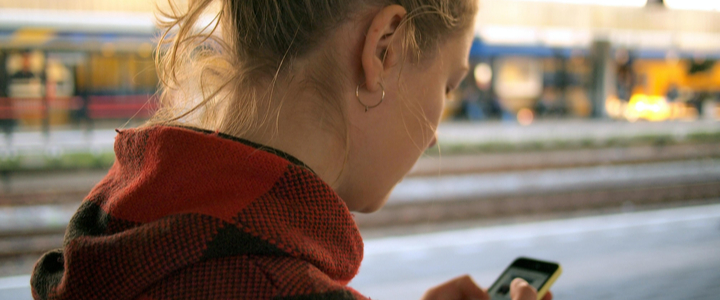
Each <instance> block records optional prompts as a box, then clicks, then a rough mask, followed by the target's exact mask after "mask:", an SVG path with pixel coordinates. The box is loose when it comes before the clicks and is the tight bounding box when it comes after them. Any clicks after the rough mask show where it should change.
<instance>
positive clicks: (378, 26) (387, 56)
mask: <svg viewBox="0 0 720 300" xmlns="http://www.w3.org/2000/svg"><path fill="white" fill-rule="evenodd" d="M405 15H407V11H406V10H405V8H404V7H402V6H400V5H390V6H387V7H384V8H383V9H382V10H380V12H378V13H377V14H376V15H375V17H374V18H373V21H372V23H371V24H370V28H369V29H368V31H367V33H366V36H365V45H364V47H363V51H362V58H361V59H362V66H363V71H364V73H365V85H366V88H367V90H368V91H370V92H375V91H377V90H378V89H379V88H380V85H379V84H378V83H380V82H381V81H382V77H383V73H384V72H385V70H386V69H388V68H390V67H392V66H393V65H395V63H396V62H397V61H398V59H399V58H398V55H399V52H398V50H397V49H395V47H393V46H394V45H395V44H397V41H399V40H400V33H399V31H398V28H399V26H400V23H401V22H402V19H403V18H404V17H405Z"/></svg>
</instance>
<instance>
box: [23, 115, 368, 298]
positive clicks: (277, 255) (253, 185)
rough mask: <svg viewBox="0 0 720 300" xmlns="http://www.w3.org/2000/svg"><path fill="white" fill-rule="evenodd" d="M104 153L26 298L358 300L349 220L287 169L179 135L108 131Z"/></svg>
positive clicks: (340, 205) (316, 187) (226, 145)
mask: <svg viewBox="0 0 720 300" xmlns="http://www.w3.org/2000/svg"><path fill="white" fill-rule="evenodd" d="M115 154H116V161H115V164H114V165H113V166H112V168H111V169H110V172H109V173H108V175H107V176H106V177H105V178H104V179H103V180H102V181H101V182H100V183H99V184H98V185H97V186H96V187H95V188H94V189H93V190H92V191H91V192H90V194H89V195H88V196H87V198H85V200H84V202H83V204H82V205H81V207H80V209H79V210H78V212H77V213H76V214H75V216H74V217H73V218H72V220H71V221H70V224H69V226H68V229H67V233H66V235H65V242H64V246H63V248H62V249H58V250H55V251H52V252H49V253H46V254H45V255H44V256H43V257H42V258H41V259H40V260H39V261H38V263H37V265H36V266H35V270H34V272H33V276H32V279H31V285H32V292H33V297H34V298H35V299H145V300H150V299H157V300H160V299H364V298H363V297H362V296H361V295H359V294H358V293H357V292H355V291H354V290H352V289H351V288H349V287H347V283H348V282H349V281H350V280H351V279H352V278H353V277H354V276H355V274H356V273H357V271H358V268H359V267H360V261H361V260H362V256H363V243H362V239H361V237H360V234H359V231H358V229H357V226H356V225H355V222H354V221H353V219H352V215H351V214H350V212H349V211H348V209H347V207H346V206H345V204H344V202H343V201H342V199H340V198H339V197H338V195H337V194H336V193H335V192H334V191H333V190H332V189H331V188H330V187H329V186H328V185H327V184H326V183H324V182H323V181H322V180H321V179H320V178H319V177H317V176H316V175H315V174H314V173H313V172H312V171H311V170H310V169H309V168H307V167H305V166H304V165H303V164H302V163H301V162H299V161H298V160H296V159H294V158H292V157H291V156H289V155H287V154H284V153H282V152H280V151H277V150H273V149H268V148H265V147H262V146H260V145H256V144H253V143H251V142H248V141H244V140H239V139H234V138H232V137H229V136H226V135H223V134H217V133H212V132H205V131H200V130H191V129H186V128H180V127H152V128H149V129H142V130H141V129H130V130H123V131H119V134H118V136H117V137H116V141H115Z"/></svg>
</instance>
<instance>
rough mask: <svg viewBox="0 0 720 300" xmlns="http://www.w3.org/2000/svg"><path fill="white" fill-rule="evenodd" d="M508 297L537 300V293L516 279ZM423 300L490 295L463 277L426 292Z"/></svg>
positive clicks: (473, 299)
mask: <svg viewBox="0 0 720 300" xmlns="http://www.w3.org/2000/svg"><path fill="white" fill-rule="evenodd" d="M510 297H511V298H512V299H513V300H537V291H536V290H535V288H534V287H532V286H530V285H529V284H528V283H527V282H526V281H525V280H522V279H520V278H516V279H515V280H513V282H512V283H511V284H510ZM423 300H490V295H488V293H487V291H485V290H483V289H481V288H480V287H479V286H478V285H477V284H475V282H474V281H473V280H472V278H470V276H468V275H465V276H462V277H458V278H455V279H453V280H450V281H448V282H446V283H443V284H442V285H439V286H436V287H434V288H432V289H430V290H428V291H427V292H426V293H425V295H424V296H423ZM542 300H552V293H550V292H548V293H547V294H546V295H545V297H543V299H542Z"/></svg>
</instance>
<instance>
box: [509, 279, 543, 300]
mask: <svg viewBox="0 0 720 300" xmlns="http://www.w3.org/2000/svg"><path fill="white" fill-rule="evenodd" d="M551 297H552V296H551ZM510 298H512V299H513V300H537V291H536V290H535V288H534V287H532V286H531V285H530V284H528V283H527V281H525V280H523V279H522V278H515V279H514V280H513V281H512V282H511V283H510ZM543 299H544V298H543Z"/></svg>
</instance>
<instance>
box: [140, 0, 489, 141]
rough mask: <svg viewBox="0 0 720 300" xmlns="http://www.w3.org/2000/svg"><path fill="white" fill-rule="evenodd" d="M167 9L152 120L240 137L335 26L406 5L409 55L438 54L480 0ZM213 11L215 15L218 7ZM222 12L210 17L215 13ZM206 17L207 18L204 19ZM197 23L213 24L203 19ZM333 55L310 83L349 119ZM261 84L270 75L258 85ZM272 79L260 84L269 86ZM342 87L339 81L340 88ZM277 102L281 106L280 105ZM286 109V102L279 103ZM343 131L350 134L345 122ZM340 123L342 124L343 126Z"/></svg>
mask: <svg viewBox="0 0 720 300" xmlns="http://www.w3.org/2000/svg"><path fill="white" fill-rule="evenodd" d="M188 1H189V2H188V7H187V9H185V10H183V9H179V8H178V6H177V5H176V4H175V3H174V2H173V0H168V2H169V4H170V6H169V7H170V9H169V10H167V11H161V12H159V16H158V19H159V21H158V23H159V24H158V25H159V27H160V28H161V29H162V30H163V32H164V34H163V35H162V37H161V38H160V40H159V43H158V49H157V52H156V64H157V70H158V75H159V77H160V81H161V87H160V90H159V95H158V101H159V103H158V110H157V112H156V113H155V114H154V116H153V117H152V118H151V119H150V120H149V121H148V122H147V123H146V124H145V126H151V125H161V124H169V123H176V122H179V123H183V124H187V125H192V126H196V127H200V128H204V129H210V130H218V131H221V132H224V133H227V134H230V135H234V136H239V137H242V136H243V135H245V134H247V133H248V132H250V131H252V130H254V129H255V128H258V127H259V126H260V125H261V124H263V123H265V122H267V121H268V120H269V116H271V115H273V113H275V114H277V115H278V116H279V111H273V112H271V111H269V110H266V111H261V110H262V108H269V107H270V106H269V105H267V104H266V103H265V102H267V101H269V99H272V93H273V88H272V87H274V85H275V83H276V81H277V79H278V76H279V75H281V74H283V73H282V72H283V71H284V70H286V69H287V68H288V66H290V65H292V63H293V62H294V61H295V59H296V58H298V57H302V56H303V55H305V54H308V53H310V52H311V51H312V50H314V49H316V48H317V46H318V45H319V44H321V43H322V42H324V39H325V38H326V37H327V36H329V34H330V33H331V32H332V30H333V29H334V28H337V27H338V26H339V25H341V24H342V23H343V22H346V21H347V20H349V19H352V18H355V17H357V16H356V13H355V12H362V11H365V10H366V9H365V8H367V7H372V6H375V7H384V6H387V5H391V4H397V5H401V6H403V7H404V8H405V9H406V10H407V11H408V14H407V16H406V17H405V18H404V19H403V20H402V22H401V24H400V26H403V28H404V29H405V30H404V32H405V36H404V37H403V38H404V40H403V48H405V49H402V50H403V51H402V53H411V54H413V55H412V56H413V57H412V58H411V60H412V61H414V62H419V61H420V60H421V58H423V57H428V56H431V55H432V54H433V53H434V52H435V51H434V50H433V49H434V48H435V47H437V46H438V45H440V44H441V43H442V42H443V41H444V40H445V39H446V38H448V37H449V36H452V35H453V34H454V33H456V32H459V31H460V29H464V28H466V27H467V26H468V24H471V21H472V18H474V16H475V13H476V11H477V2H478V1H476V0H188ZM213 10H214V14H212V13H213ZM208 13H210V15H214V18H212V21H209V22H208V21H207V17H206V16H207V15H208ZM203 19H205V20H203ZM199 24H205V25H204V26H203V25H199ZM336 66H337V64H335V63H334V60H333V56H332V54H327V55H325V57H323V59H322V60H321V61H319V62H317V63H316V64H314V67H313V69H312V70H309V72H308V73H309V74H310V76H308V77H309V78H308V80H307V83H308V84H310V85H311V86H312V87H311V88H313V89H315V90H316V91H317V92H318V93H319V94H320V95H321V96H322V98H323V99H324V101H326V102H327V103H325V104H327V105H324V106H323V107H325V108H327V109H333V110H336V111H337V112H339V113H340V114H335V115H338V116H341V117H342V118H343V120H336V121H339V122H341V123H342V122H344V121H345V118H346V116H345V113H344V108H343V107H342V104H341V101H336V100H335V99H338V98H339V97H338V93H339V92H340V91H337V90H336V89H337V87H338V86H342V83H343V82H342V80H346V78H343V77H342V76H338V74H337V71H335V68H336ZM259 83H265V84H264V85H263V84H259ZM268 84H269V86H270V88H265V89H262V88H260V87H261V86H265V87H267V86H268ZM334 88H335V89H334ZM281 106H282V105H279V106H278V107H281ZM278 109H279V108H278ZM343 130H344V132H341V133H340V134H341V135H345V137H346V141H345V142H346V145H347V143H349V141H348V140H347V128H345V129H343ZM341 131H342V130H341Z"/></svg>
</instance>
